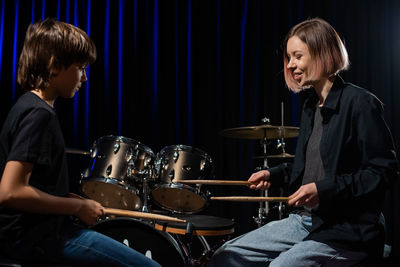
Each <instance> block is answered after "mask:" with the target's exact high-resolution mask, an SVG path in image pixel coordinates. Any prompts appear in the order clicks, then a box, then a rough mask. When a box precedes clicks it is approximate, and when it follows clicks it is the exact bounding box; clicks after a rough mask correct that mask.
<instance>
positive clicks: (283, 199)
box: [210, 196, 289, 202]
mask: <svg viewBox="0 0 400 267" xmlns="http://www.w3.org/2000/svg"><path fill="white" fill-rule="evenodd" d="M210 199H211V200H223V201H239V202H261V201H268V202H288V201H289V198H288V197H241V196H240V197H239V196H229V197H210Z"/></svg>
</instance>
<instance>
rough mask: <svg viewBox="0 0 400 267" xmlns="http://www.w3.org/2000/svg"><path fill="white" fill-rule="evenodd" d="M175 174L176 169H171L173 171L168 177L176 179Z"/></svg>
mask: <svg viewBox="0 0 400 267" xmlns="http://www.w3.org/2000/svg"><path fill="white" fill-rule="evenodd" d="M174 176H175V170H171V172H170V173H169V174H168V178H170V179H171V180H173V179H174Z"/></svg>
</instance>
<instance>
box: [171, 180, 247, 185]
mask: <svg viewBox="0 0 400 267" xmlns="http://www.w3.org/2000/svg"><path fill="white" fill-rule="evenodd" d="M172 182H173V183H181V184H208V185H246V186H247V185H251V183H250V182H248V181H236V180H178V179H174V180H172Z"/></svg>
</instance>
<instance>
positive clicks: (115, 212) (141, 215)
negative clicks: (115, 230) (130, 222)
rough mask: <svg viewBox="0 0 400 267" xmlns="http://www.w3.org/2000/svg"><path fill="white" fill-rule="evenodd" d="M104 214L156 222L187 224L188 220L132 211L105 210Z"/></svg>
mask: <svg viewBox="0 0 400 267" xmlns="http://www.w3.org/2000/svg"><path fill="white" fill-rule="evenodd" d="M104 214H106V215H118V216H126V217H133V218H140V219H148V220H156V221H166V222H179V223H186V220H181V219H178V218H175V217H170V216H165V215H160V214H154V213H147V212H139V211H131V210H121V209H112V208H104Z"/></svg>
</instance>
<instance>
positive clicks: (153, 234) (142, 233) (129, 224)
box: [92, 218, 209, 267]
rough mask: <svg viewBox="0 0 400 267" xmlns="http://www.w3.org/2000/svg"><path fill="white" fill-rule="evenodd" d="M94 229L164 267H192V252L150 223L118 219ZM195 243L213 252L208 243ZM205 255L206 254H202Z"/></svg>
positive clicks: (108, 221)
mask: <svg viewBox="0 0 400 267" xmlns="http://www.w3.org/2000/svg"><path fill="white" fill-rule="evenodd" d="M92 229H93V230H95V231H97V232H100V233H102V234H104V235H106V236H109V237H111V238H113V239H115V240H117V241H119V242H122V243H124V244H125V245H127V246H129V247H131V248H133V249H135V250H136V251H138V252H140V253H142V254H144V255H146V256H147V257H150V258H152V259H153V260H155V261H157V262H158V263H160V264H161V266H165V267H168V266H172V267H175V266H192V264H191V263H192V260H193V259H192V258H191V257H190V255H187V254H186V253H188V251H189V249H188V248H187V247H186V246H185V244H183V243H180V242H177V241H176V240H175V239H174V238H173V237H172V236H171V235H170V234H168V233H165V232H161V231H158V230H156V229H154V227H152V226H151V225H150V224H148V223H145V222H142V221H138V220H135V219H131V218H116V219H110V220H105V221H101V222H100V223H98V224H96V225H94V226H93V227H92ZM193 241H196V243H198V244H199V245H200V246H201V247H202V249H204V251H207V250H209V246H208V244H207V243H206V241H205V240H204V239H196V240H193ZM199 242H200V243H199ZM202 253H203V251H201V252H200V254H202ZM199 266H200V265H199Z"/></svg>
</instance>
